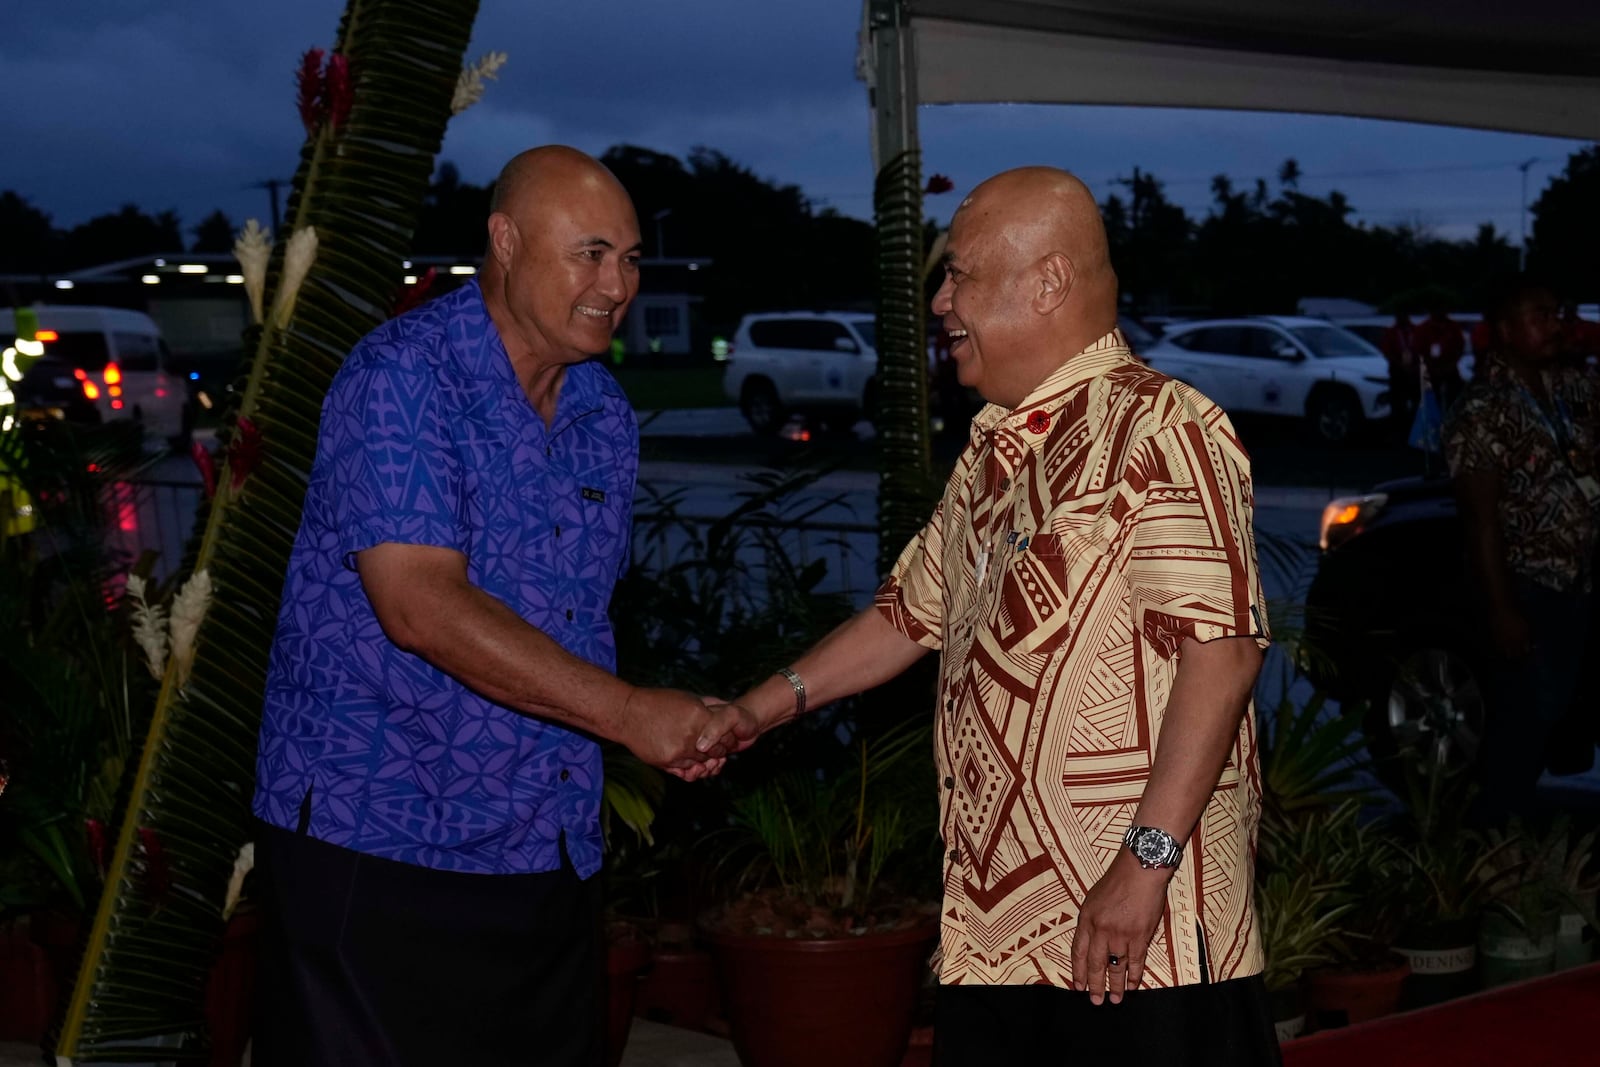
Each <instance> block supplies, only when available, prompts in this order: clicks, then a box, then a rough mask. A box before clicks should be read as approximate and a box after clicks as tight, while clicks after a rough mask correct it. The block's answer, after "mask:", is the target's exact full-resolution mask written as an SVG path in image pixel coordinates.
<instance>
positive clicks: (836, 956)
mask: <svg viewBox="0 0 1600 1067" xmlns="http://www.w3.org/2000/svg"><path fill="white" fill-rule="evenodd" d="M937 933H938V928H937V925H936V923H935V922H934V921H932V920H929V921H924V922H919V923H918V924H917V925H915V926H912V927H910V928H908V929H905V930H896V931H892V932H888V933H874V934H862V935H859V936H854V937H845V938H829V939H826V940H812V939H807V938H783V937H756V936H747V935H738V934H725V933H716V932H712V933H709V934H708V935H707V938H708V940H709V941H710V943H711V947H712V953H713V955H714V956H715V958H716V961H717V978H718V982H719V984H720V986H721V989H722V1002H723V1006H724V1008H725V1009H726V1010H727V1013H728V1022H729V1024H730V1026H731V1028H732V1032H733V1047H734V1050H735V1051H736V1052H737V1053H738V1055H739V1062H740V1063H741V1064H743V1065H744V1067H817V1065H819V1064H822V1065H826V1067H897V1065H898V1064H899V1063H900V1061H901V1058H902V1057H903V1056H904V1055H905V1052H906V1047H907V1044H908V1040H909V1038H910V1035H911V1021H912V1015H913V1011H914V1009H915V1007H916V1000H917V990H918V986H919V984H920V981H921V978H922V974H923V969H924V968H925V967H926V966H927V960H928V954H929V952H930V951H931V950H932V948H933V942H934V939H935V937H936V936H937Z"/></svg>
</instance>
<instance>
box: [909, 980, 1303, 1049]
mask: <svg viewBox="0 0 1600 1067" xmlns="http://www.w3.org/2000/svg"><path fill="white" fill-rule="evenodd" d="M1282 1062H1283V1061H1282V1057H1281V1056H1280V1055H1279V1052H1278V1037H1277V1033H1276V1032H1275V1031H1274V1030H1273V1026H1272V1009H1271V1007H1270V1006H1269V1005H1268V1003H1267V992H1266V987H1265V986H1264V985H1263V984H1262V981H1261V977H1260V975H1256V976H1255V977H1252V978H1236V979H1233V980H1232V981H1227V982H1217V983H1215V984H1212V985H1191V986H1179V987H1178V988H1175V989H1135V990H1134V991H1133V992H1131V993H1129V994H1128V995H1127V996H1125V997H1123V998H1122V1003H1121V1004H1113V1003H1111V1002H1110V1001H1109V1000H1107V1001H1105V1002H1104V1003H1102V1004H1099V1005H1095V1004H1091V1003H1090V1002H1089V994H1088V993H1080V992H1078V991H1076V990H1072V989H1062V988H1060V987H1058V986H1045V985H1011V986H984V985H942V986H940V987H939V992H938V999H937V1001H936V1005H935V1017H934V1028H933V1064H934V1067H994V1065H997V1064H1029V1065H1037V1067H1048V1065H1052V1064H1061V1065H1066V1064H1073V1065H1076V1064H1144V1063H1148V1064H1160V1065H1161V1067H1257V1065H1274V1067H1275V1065H1277V1064H1280V1063H1282Z"/></svg>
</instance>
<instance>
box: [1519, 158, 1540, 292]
mask: <svg viewBox="0 0 1600 1067" xmlns="http://www.w3.org/2000/svg"><path fill="white" fill-rule="evenodd" d="M1537 162H1539V161H1538V160H1537V159H1526V160H1523V161H1522V162H1521V163H1518V164H1517V169H1518V170H1520V171H1521V172H1522V247H1521V248H1520V249H1518V250H1517V270H1519V271H1524V270H1527V269H1528V168H1529V167H1531V166H1533V165H1534V164H1535V163H1537Z"/></svg>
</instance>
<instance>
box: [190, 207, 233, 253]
mask: <svg viewBox="0 0 1600 1067" xmlns="http://www.w3.org/2000/svg"><path fill="white" fill-rule="evenodd" d="M235 236H236V235H235V227H234V225H233V222H232V221H231V220H230V219H229V218H228V216H227V215H226V214H224V213H223V211H222V209H221V208H218V209H217V210H216V211H213V212H212V213H211V214H209V215H207V216H206V217H205V218H203V219H201V220H200V224H199V225H198V226H196V227H195V228H194V244H193V245H191V246H189V251H191V252H232V251H233V241H234V237H235Z"/></svg>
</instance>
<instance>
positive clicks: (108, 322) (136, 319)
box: [0, 304, 194, 443]
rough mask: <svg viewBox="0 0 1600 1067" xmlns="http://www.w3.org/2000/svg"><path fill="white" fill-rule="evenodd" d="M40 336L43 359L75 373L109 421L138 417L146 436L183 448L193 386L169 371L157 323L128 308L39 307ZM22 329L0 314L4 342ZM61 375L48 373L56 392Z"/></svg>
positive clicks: (86, 398) (168, 356) (11, 314)
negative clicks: (181, 444)
mask: <svg viewBox="0 0 1600 1067" xmlns="http://www.w3.org/2000/svg"><path fill="white" fill-rule="evenodd" d="M32 310H33V312H34V314H35V315H36V316H37V317H38V322H39V327H38V335H37V336H38V339H39V340H40V341H42V342H43V343H44V358H45V359H46V360H49V361H51V364H52V365H53V366H54V367H57V368H61V367H66V368H70V373H71V376H72V378H73V379H74V381H75V383H76V385H75V386H74V388H76V389H77V391H78V392H79V393H81V394H82V398H83V400H84V401H86V402H87V404H88V405H90V406H91V407H92V408H93V409H94V412H95V413H96V415H97V416H98V417H99V418H100V419H101V420H103V421H111V420H115V419H132V420H134V421H136V422H139V423H142V424H143V425H144V428H145V432H146V434H147V435H148V436H150V437H153V438H156V439H158V440H159V439H166V440H170V441H172V442H174V443H182V442H183V439H184V438H185V437H187V436H188V434H189V432H190V429H191V427H192V426H193V414H194V413H193V407H192V405H191V404H190V402H189V390H188V388H187V382H186V381H184V380H183V379H182V378H181V377H180V376H178V375H177V374H174V373H171V372H170V371H169V367H170V365H171V362H172V353H171V352H170V351H169V350H168V349H167V343H166V341H164V340H163V339H162V337H161V331H160V329H158V328H157V326H156V324H155V320H153V319H151V318H150V316H148V315H145V314H143V313H141V312H138V311H129V310H126V309H124V308H108V307H86V306H75V305H60V304H41V305H38V306H36V307H34V308H33V309H32ZM15 328H16V316H15V313H14V311H13V309H11V308H4V309H0V337H9V336H10V335H11V334H12V333H13V331H14V330H15ZM58 377H60V375H58V374H52V375H50V378H51V382H50V385H51V388H52V390H56V391H59V390H58V389H56V386H55V381H54V379H55V378H58Z"/></svg>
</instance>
